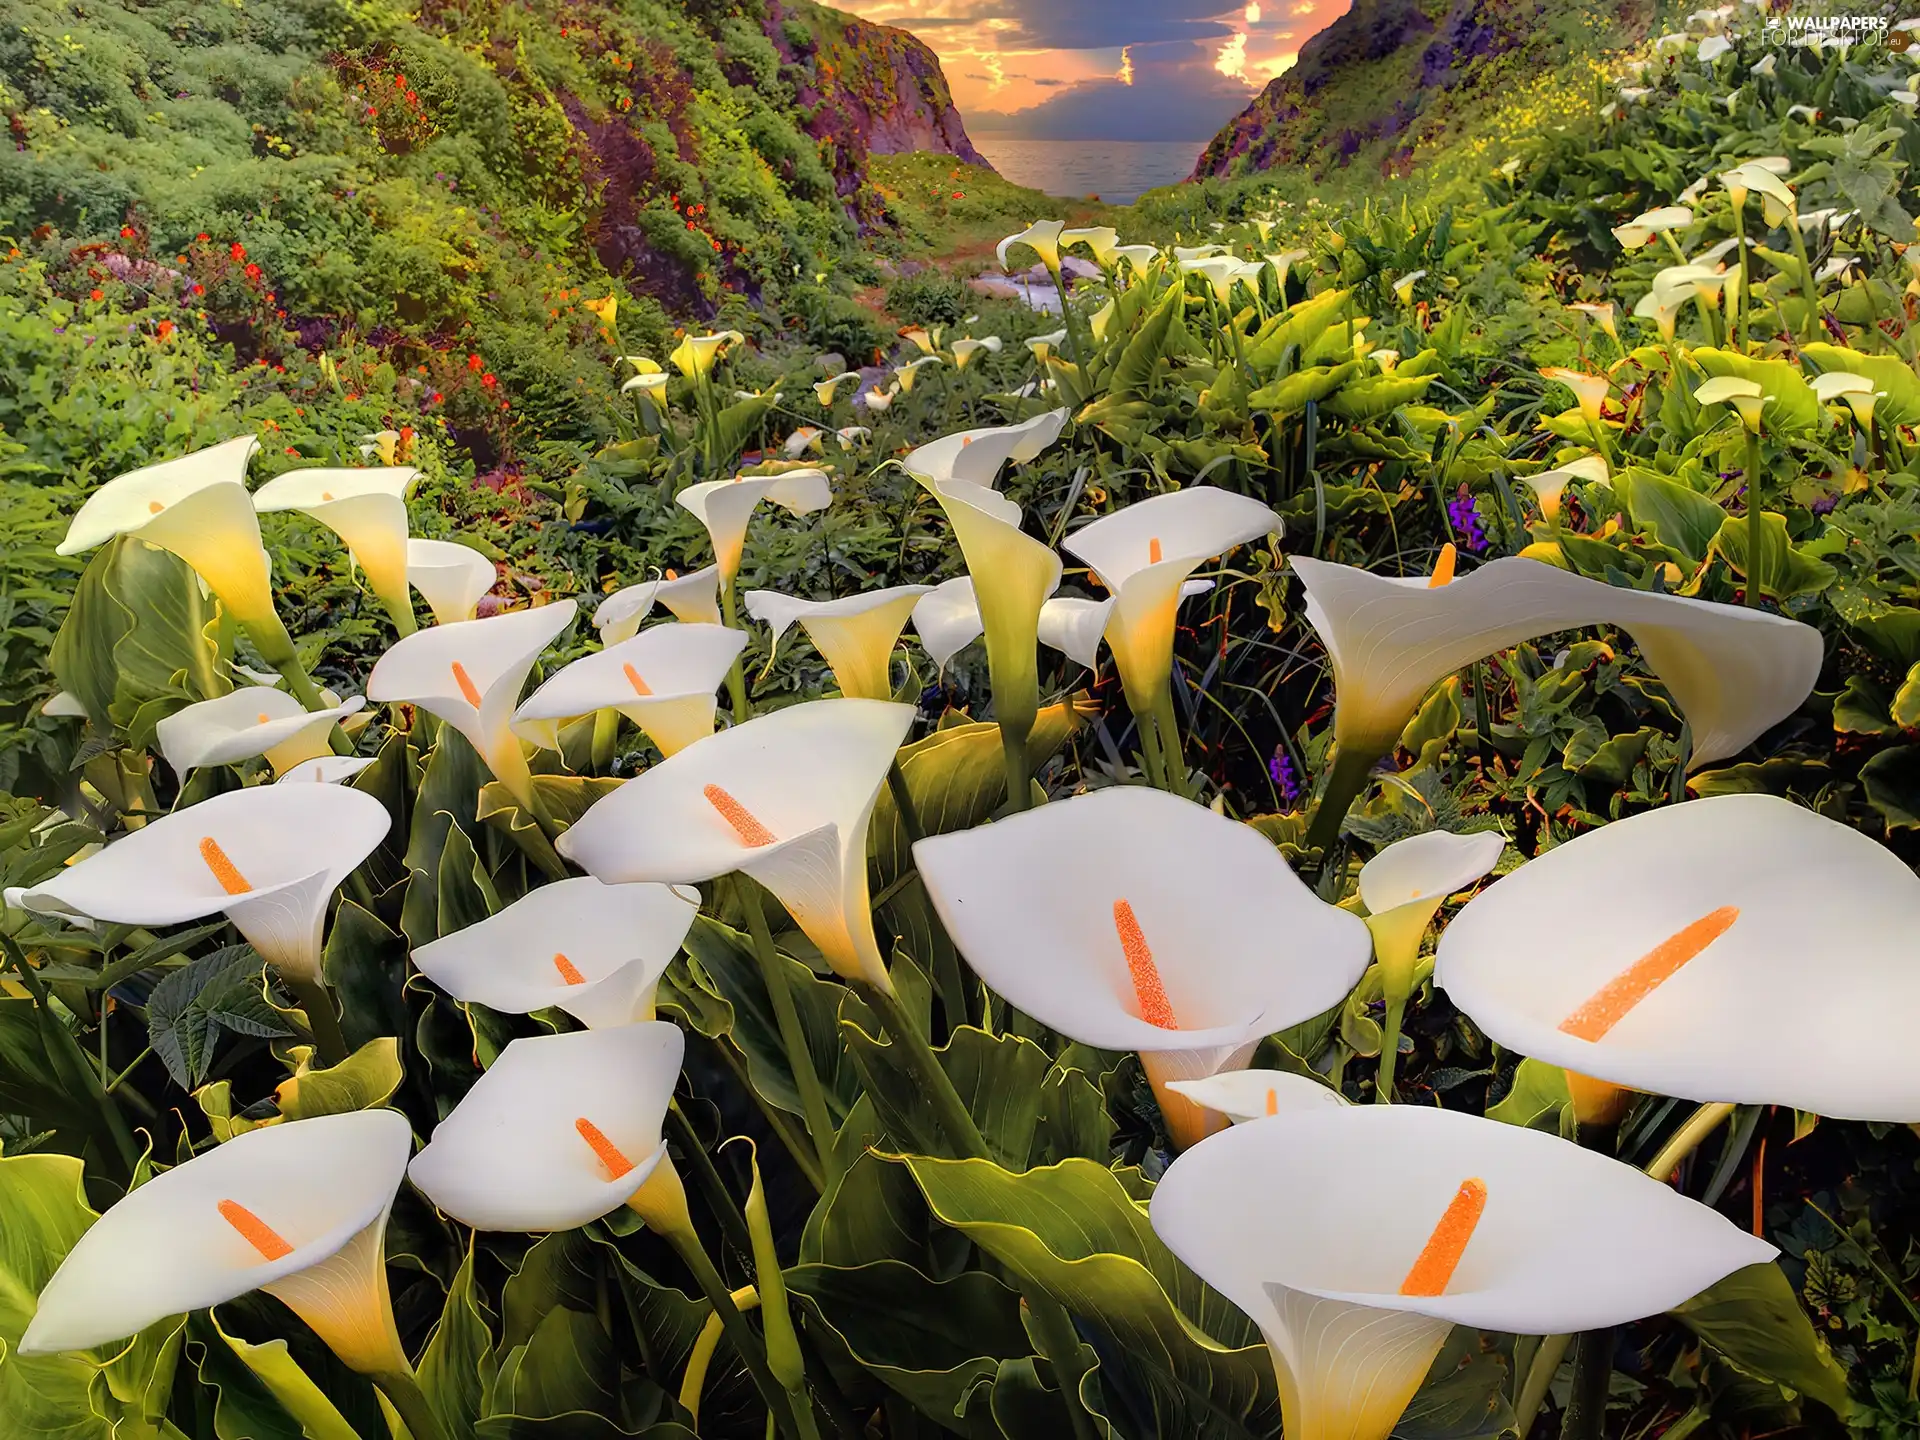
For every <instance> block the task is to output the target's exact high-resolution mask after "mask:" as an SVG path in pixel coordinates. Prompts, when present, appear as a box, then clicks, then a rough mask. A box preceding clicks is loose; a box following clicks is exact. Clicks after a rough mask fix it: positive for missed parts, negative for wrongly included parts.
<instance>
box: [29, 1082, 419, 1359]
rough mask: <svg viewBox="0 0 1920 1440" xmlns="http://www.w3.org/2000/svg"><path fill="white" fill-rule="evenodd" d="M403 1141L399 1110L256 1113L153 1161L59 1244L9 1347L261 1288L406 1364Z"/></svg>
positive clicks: (374, 1355)
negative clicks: (401, 1269)
mask: <svg viewBox="0 0 1920 1440" xmlns="http://www.w3.org/2000/svg"><path fill="white" fill-rule="evenodd" d="M412 1149H413V1129H412V1127H411V1126H409V1125H408V1124H407V1119H406V1116H404V1115H402V1114H400V1113H399V1112H398V1111H396V1110H357V1111H353V1112H350V1113H348V1114H343V1115H322V1116H317V1117H315V1118H314V1119H311V1120H294V1121H283V1122H281V1123H279V1124H276V1125H261V1126H257V1127H256V1128H254V1129H252V1130H248V1131H246V1132H245V1133H244V1134H240V1135H236V1136H234V1138H233V1139H231V1140H229V1141H227V1142H226V1143H225V1144H224V1145H217V1146H215V1147H214V1148H213V1149H211V1150H207V1151H203V1152H202V1153H201V1154H199V1155H196V1156H195V1157H194V1158H193V1159H191V1160H188V1161H186V1162H185V1163H184V1164H180V1165H176V1166H174V1167H173V1168H172V1169H171V1170H165V1171H162V1172H161V1173H160V1174H158V1175H156V1176H154V1178H153V1179H151V1180H149V1181H147V1182H146V1183H145V1184H144V1185H141V1186H140V1187H139V1188H138V1189H135V1190H133V1191H131V1192H129V1193H128V1195H127V1196H126V1198H125V1199H123V1200H121V1201H120V1202H119V1203H118V1204H117V1205H114V1206H113V1207H112V1208H111V1209H109V1210H108V1211H107V1212H106V1213H105V1214H104V1215H102V1216H101V1217H100V1218H99V1219H98V1220H96V1221H94V1223H93V1225H92V1227H91V1228H90V1229H88V1230H87V1232H86V1233H85V1234H84V1235H82V1236H81V1237H80V1239H79V1241H78V1242H77V1243H76V1244H75V1245H74V1247H73V1249H72V1250H70V1251H68V1252H67V1257H66V1259H65V1260H64V1261H62V1262H61V1265H60V1268H59V1269H58V1270H57V1271H55V1272H54V1275H53V1278H52V1279H51V1280H49V1281H48V1282H47V1285H46V1288H45V1289H43V1290H42V1291H41V1292H40V1300H39V1306H38V1308H37V1309H36V1311H35V1312H34V1316H33V1321H32V1323H31V1324H30V1325H29V1326H28V1327H27V1331H26V1334H25V1335H24V1336H22V1337H21V1341H20V1352H21V1353H22V1354H23V1355H47V1354H54V1353H57V1352H60V1351H66V1350H86V1349H91V1348H92V1347H94V1346H96V1345H101V1344H105V1343H106V1342H108V1341H113V1340H120V1339H123V1338H125V1337H126V1336H129V1335H133V1334H136V1333H137V1332H139V1331H140V1330H143V1329H145V1328H146V1327H147V1326H148V1325H151V1324H153V1323H154V1322H155V1321H157V1320H162V1319H164V1318H166V1317H167V1316H169V1315H177V1314H179V1313H181V1312H182V1311H186V1310H204V1309H207V1308H209V1307H211V1306H214V1305H221V1304H225V1303H226V1302H227V1301H229V1300H235V1299H238V1298H239V1297H240V1296H242V1295H245V1294H246V1293H247V1292H249V1291H252V1290H264V1291H266V1292H267V1293H268V1294H269V1295H272V1296H274V1297H276V1298H277V1299H279V1300H281V1301H283V1302H284V1303H285V1304H286V1305H287V1306H288V1308H290V1309H291V1310H292V1311H293V1312H294V1313H295V1314H296V1315H298V1316H299V1317H300V1318H301V1319H302V1320H304V1321H305V1322H306V1323H307V1325H308V1327H309V1328H310V1329H312V1330H313V1331H314V1333H315V1334H317V1335H318V1336H319V1337H320V1338H321V1339H322V1340H324V1341H326V1343H327V1345H328V1346H329V1347H330V1348H331V1349H332V1350H333V1352H334V1353H335V1354H336V1355H338V1356H339V1357H340V1359H341V1360H343V1361H345V1362H346V1364H347V1365H349V1366H350V1367H352V1368H353V1369H355V1370H358V1371H360V1372H361V1373H363V1374H370V1375H376V1376H377V1375H383V1374H392V1373H395V1372H403V1373H404V1372H407V1371H408V1369H409V1367H408V1364H407V1356H406V1351H405V1350H404V1349H403V1348H402V1347H401V1344H400V1337H399V1334H398V1332H397V1331H396V1329H395V1327H394V1321H393V1308H392V1305H391V1303H390V1302H389V1299H388V1293H387V1268H386V1243H385V1242H386V1229H387V1214H388V1212H389V1211H390V1210H391V1209H392V1207H393V1198H394V1194H395V1192H396V1191H397V1190H398V1189H399V1187H400V1182H401V1180H402V1179H404V1178H405V1176H406V1171H407V1156H408V1154H409V1153H410V1152H411V1151H412ZM318 1177H324V1182H325V1183H321V1184H316V1183H315V1180H316V1178H318Z"/></svg>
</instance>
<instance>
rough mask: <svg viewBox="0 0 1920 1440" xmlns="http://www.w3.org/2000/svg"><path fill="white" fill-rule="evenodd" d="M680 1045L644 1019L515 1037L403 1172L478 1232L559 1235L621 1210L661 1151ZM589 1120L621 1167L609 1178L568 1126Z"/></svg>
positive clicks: (668, 1031) (672, 1030)
mask: <svg viewBox="0 0 1920 1440" xmlns="http://www.w3.org/2000/svg"><path fill="white" fill-rule="evenodd" d="M685 1048H686V1040H685V1038H684V1037H683V1036H682V1035H681V1033H680V1031H679V1029H678V1028H677V1027H676V1026H673V1025H669V1024H666V1023H665V1022H663V1021H657V1020H648V1021H641V1022H640V1023H638V1024H634V1025H617V1026H614V1027H611V1028H609V1029H604V1030H575V1031H572V1032H570V1033H568V1034H565V1035H540V1036H534V1037H532V1038H528V1039H520V1040H515V1041H514V1042H513V1043H512V1044H510V1045H509V1046H507V1048H506V1049H505V1050H503V1051H501V1052H500V1057H499V1059H497V1060H495V1061H494V1062H493V1065H492V1066H491V1068H489V1069H488V1071H487V1073H486V1074H484V1075H482V1076H481V1077H480V1078H479V1079H478V1080H477V1081H475V1082H474V1086H473V1088H472V1089H471V1090H469V1091H468V1092H467V1093H466V1095H465V1097H464V1098H463V1099H462V1100H461V1101H460V1103H459V1104H458V1105H456V1106H455V1107H454V1108H453V1112H452V1113H451V1114H450V1115H448V1116H447V1118H446V1119H444V1120H442V1121H441V1122H440V1125H439V1128H437V1129H436V1130H435V1131H434V1132H433V1139H432V1141H431V1142H430V1143H429V1144H428V1145H427V1148H426V1149H424V1150H422V1151H421V1152H420V1154H419V1155H418V1156H417V1157H415V1159H414V1162H413V1165H412V1166H411V1167H410V1170H409V1174H410V1175H411V1176H412V1178H413V1183H414V1184H415V1185H416V1186H418V1187H419V1188H420V1190H421V1191H422V1192H423V1193H424V1194H425V1195H426V1196H427V1198H428V1199H430V1200H431V1201H433V1203H434V1204H435V1205H437V1206H439V1207H440V1209H441V1210H443V1211H445V1212H446V1213H447V1214H448V1215H451V1216H452V1217H453V1218H454V1219H456V1220H459V1221H461V1222H462V1223H464V1224H467V1225H471V1226H473V1227H474V1228H475V1229H478V1230H571V1229H573V1228H574V1227H575V1226H577V1225H584V1224H586V1223H587V1222H588V1221H589V1220H597V1219H599V1218H600V1217H601V1216H602V1215H605V1214H606V1213H607V1212H608V1211H610V1210H615V1209H617V1208H619V1207H620V1206H621V1205H624V1204H625V1203H626V1202H627V1200H628V1198H629V1197H631V1196H632V1195H633V1193H634V1191H636V1190H638V1189H639V1188H640V1186H641V1185H642V1184H643V1183H644V1182H645V1181H646V1179H647V1177H648V1176H649V1175H651V1174H652V1173H653V1171H654V1168H655V1167H656V1166H657V1165H658V1164H659V1163H660V1161H661V1159H662V1158H663V1157H664V1156H665V1154H666V1146H665V1145H664V1144H663V1143H662V1141H661V1139H660V1123H661V1121H662V1120H663V1119H665V1117H666V1112H667V1104H668V1102H669V1101H670V1100H671V1099H672V1098H673V1086H674V1082H675V1081H676V1080H677V1079H678V1078H679V1075H680V1061H681V1057H682V1054H683V1052H684V1050H685ZM582 1119H584V1120H587V1121H589V1122H590V1123H591V1124H593V1125H594V1126H595V1127H596V1128H597V1129H598V1130H599V1131H600V1132H601V1134H603V1135H604V1136H606V1138H607V1140H608V1141H609V1142H610V1143H611V1144H612V1145H613V1147H614V1148H615V1149H616V1150H618V1151H619V1152H620V1153H621V1155H623V1156H624V1157H625V1158H626V1159H627V1161H628V1162H629V1163H630V1164H632V1166H633V1167H634V1168H633V1169H631V1170H629V1171H628V1172H627V1173H626V1174H624V1175H622V1176H620V1177H619V1178H613V1177H611V1176H610V1174H609V1172H608V1170H607V1167H606V1166H605V1165H604V1164H602V1163H601V1161H600V1158H599V1156H598V1155H597V1154H596V1153H595V1152H594V1149H593V1147H592V1146H591V1145H590V1144H589V1143H588V1142H587V1141H586V1140H585V1139H584V1138H582V1136H581V1133H580V1131H579V1130H578V1129H577V1128H576V1122H577V1121H578V1120H582Z"/></svg>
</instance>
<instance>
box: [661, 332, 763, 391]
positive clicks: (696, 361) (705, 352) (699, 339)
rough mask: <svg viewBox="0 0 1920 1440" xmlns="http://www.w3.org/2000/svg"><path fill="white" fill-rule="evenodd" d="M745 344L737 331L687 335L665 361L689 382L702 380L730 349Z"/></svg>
mask: <svg viewBox="0 0 1920 1440" xmlns="http://www.w3.org/2000/svg"><path fill="white" fill-rule="evenodd" d="M746 343H747V337H746V336H744V335H742V334H741V333H740V332H739V331H738V330H722V331H721V332H720V333H719V334H717V335H688V336H686V337H685V338H684V339H682V340H681V342H680V343H679V344H678V345H676V346H674V348H673V353H672V354H671V355H669V356H667V359H668V360H670V361H672V362H673V365H674V368H675V369H677V370H678V371H679V372H680V373H681V374H682V375H684V376H686V377H687V378H688V379H689V380H704V379H706V378H707V377H708V376H709V375H711V374H712V373H713V367H714V363H715V362H716V361H717V360H719V358H720V357H721V356H722V355H724V354H725V353H726V352H727V350H728V349H729V348H730V347H732V346H735V345H744V344H746Z"/></svg>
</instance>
